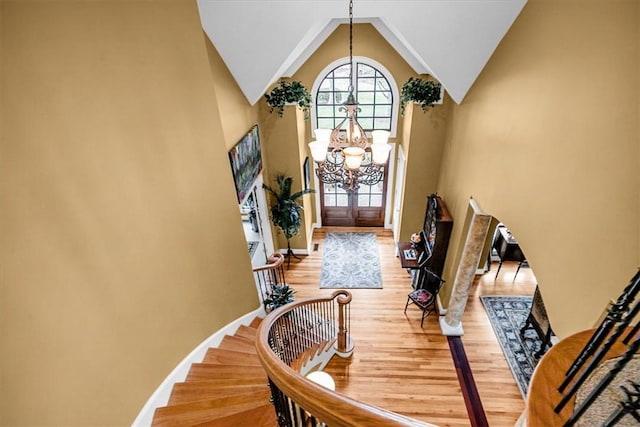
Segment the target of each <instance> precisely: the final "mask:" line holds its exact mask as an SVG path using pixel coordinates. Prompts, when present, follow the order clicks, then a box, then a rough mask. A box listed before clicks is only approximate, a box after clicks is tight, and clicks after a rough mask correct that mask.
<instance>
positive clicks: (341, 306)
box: [333, 290, 353, 357]
mask: <svg viewBox="0 0 640 427" xmlns="http://www.w3.org/2000/svg"><path fill="white" fill-rule="evenodd" d="M336 297H337V298H336ZM333 298H335V300H336V301H337V302H338V340H337V346H336V352H337V353H338V355H339V356H340V357H350V356H351V354H352V353H353V341H352V340H351V337H350V336H349V325H350V323H351V322H350V320H351V319H350V315H349V314H350V306H349V303H350V302H351V294H350V293H349V292H347V291H342V290H340V291H336V292H334V293H333Z"/></svg>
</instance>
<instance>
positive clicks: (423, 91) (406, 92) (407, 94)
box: [400, 77, 442, 114]
mask: <svg viewBox="0 0 640 427" xmlns="http://www.w3.org/2000/svg"><path fill="white" fill-rule="evenodd" d="M441 89H442V85H441V84H440V83H438V82H434V81H432V80H423V79H421V78H420V77H409V80H407V81H406V82H405V83H404V84H403V85H402V94H401V95H400V111H401V112H402V114H404V107H405V105H407V103H408V102H415V103H416V104H420V106H421V107H422V111H427V107H433V105H434V104H435V103H436V102H438V101H440V91H441Z"/></svg>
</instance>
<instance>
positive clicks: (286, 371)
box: [256, 290, 433, 427]
mask: <svg viewBox="0 0 640 427" xmlns="http://www.w3.org/2000/svg"><path fill="white" fill-rule="evenodd" d="M337 298H339V299H340V300H342V301H341V302H342V303H346V302H348V301H350V299H351V294H350V293H349V292H347V291H344V290H338V291H335V292H334V293H333V294H332V295H331V296H330V297H321V298H306V299H303V300H299V301H295V302H293V303H290V304H287V305H285V306H283V307H280V308H278V309H276V310H274V311H272V312H271V313H270V314H269V315H268V316H267V317H265V319H264V320H263V321H262V322H261V323H260V326H259V328H258V334H257V340H256V349H257V354H258V359H259V360H260V363H261V364H262V366H263V367H264V369H265V371H266V372H267V376H268V377H269V379H270V380H271V381H272V382H273V383H274V384H275V385H276V386H277V387H278V388H279V389H280V390H281V391H282V392H283V393H284V394H285V395H286V396H287V397H289V398H290V399H291V400H292V401H294V402H295V403H296V404H297V405H299V406H300V407H302V408H304V410H305V411H307V412H308V413H310V414H312V415H313V416H314V417H316V418H317V419H318V420H321V421H322V422H324V423H326V424H327V425H329V426H331V427H334V426H338V427H340V426H433V425H432V424H428V423H424V422H421V421H418V420H415V419H412V418H409V417H405V416H403V415H400V414H396V413H395V412H391V411H387V410H385V409H382V408H379V407H377V406H373V405H369V404H366V403H363V402H359V401H357V400H354V399H351V398H349V397H347V396H345V395H342V394H340V393H336V392H333V391H331V390H329V389H327V388H324V387H322V386H320V385H318V384H316V383H314V382H312V381H310V380H308V379H306V378H305V377H303V376H302V375H300V374H299V373H298V372H296V371H295V370H294V369H292V368H291V367H289V366H288V365H287V364H286V363H285V362H283V361H282V360H280V358H279V357H278V356H277V355H276V354H275V353H274V352H273V351H272V349H271V347H270V346H269V331H270V330H271V328H272V326H273V325H274V324H275V323H276V321H277V320H278V319H279V318H280V317H282V316H285V315H286V314H287V313H290V312H293V311H294V310H296V309H297V308H299V307H303V306H305V305H308V304H313V303H319V302H330V301H332V300H334V299H337Z"/></svg>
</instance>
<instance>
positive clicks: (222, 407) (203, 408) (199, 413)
mask: <svg viewBox="0 0 640 427" xmlns="http://www.w3.org/2000/svg"><path fill="white" fill-rule="evenodd" d="M270 396H271V393H270V391H269V390H268V389H267V390H264V391H261V392H257V393H249V394H243V395H235V396H227V397H221V398H218V399H209V400H199V401H197V402H189V403H182V404H178V405H171V406H164V407H162V408H158V409H156V412H155V416H154V418H153V424H152V425H154V426H162V425H176V424H177V423H179V424H181V425H193V424H200V423H203V422H207V421H213V420H215V419H217V418H221V417H226V416H229V415H232V414H238V413H242V412H245V411H247V410H250V409H254V408H256V407H260V406H264V405H265V402H266V403H268V402H269V397H270ZM252 425H253V423H252Z"/></svg>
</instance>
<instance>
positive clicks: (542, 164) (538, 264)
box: [438, 0, 640, 336]
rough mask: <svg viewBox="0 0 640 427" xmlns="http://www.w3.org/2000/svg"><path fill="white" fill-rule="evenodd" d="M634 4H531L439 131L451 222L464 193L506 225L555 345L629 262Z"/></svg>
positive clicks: (639, 162)
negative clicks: (443, 132) (443, 136)
mask: <svg viewBox="0 0 640 427" xmlns="http://www.w3.org/2000/svg"><path fill="white" fill-rule="evenodd" d="M638 7H639V4H638V2H636V1H635V0H629V1H616V2H610V1H606V0H590V1H580V2H578V1H545V0H530V1H529V2H528V4H527V5H526V6H525V8H524V10H523V12H522V13H521V15H520V16H519V17H518V19H517V20H516V22H515V24H514V25H513V27H512V28H511V29H510V30H509V32H508V34H507V35H506V37H505V39H504V40H503V42H502V43H501V45H500V46H499V47H498V49H497V50H496V52H495V54H494V55H493V57H492V58H491V60H490V61H489V63H488V64H487V66H486V67H485V69H484V70H483V72H482V74H481V75H480V77H479V78H478V80H477V82H476V83H475V85H474V86H473V88H472V90H471V91H470V92H469V94H468V95H467V97H466V99H465V100H464V102H463V103H462V104H461V105H456V106H455V107H454V108H453V111H452V117H451V120H450V123H449V129H448V134H447V141H446V145H445V153H444V162H443V170H442V174H441V178H440V184H439V187H438V190H439V192H440V193H441V194H442V195H443V196H444V197H445V198H446V200H447V204H448V205H449V208H450V209H451V211H452V214H453V215H454V219H455V220H456V221H457V223H458V224H460V223H462V221H463V218H464V215H465V212H466V209H467V204H468V199H469V197H470V196H472V197H473V198H475V199H476V200H477V202H478V204H479V205H480V207H481V208H482V209H483V210H484V211H486V212H488V213H490V214H492V215H494V216H495V217H496V218H498V219H499V220H501V221H502V222H504V223H506V224H507V226H509V228H510V229H511V230H512V231H513V233H514V234H515V235H516V237H517V238H518V240H519V241H520V244H521V246H522V248H523V250H524V252H525V254H526V256H527V258H528V260H529V262H530V264H531V266H532V267H533V271H534V272H535V274H536V277H537V279H538V282H539V284H540V288H541V290H542V294H543V297H544V299H545V302H546V305H547V308H548V311H549V315H550V317H551V322H552V326H553V328H554V330H555V331H556V333H558V334H559V335H560V336H565V335H567V334H568V333H570V332H573V331H576V330H580V329H584V328H587V327H590V326H591V325H592V324H593V322H595V321H596V319H597V317H598V315H599V314H600V313H601V311H602V309H603V308H604V306H605V304H606V303H607V302H608V301H609V299H610V298H612V297H616V296H617V295H618V294H619V292H620V291H621V289H622V288H623V287H624V286H625V285H626V284H627V283H628V281H629V279H630V278H631V277H632V276H633V274H635V272H636V268H637V267H638V265H639V261H640V251H639V243H640V239H639V238H638V237H639V228H640V227H639V218H640V207H639V199H640V193H639V185H638V184H639V176H640V174H639V173H638V170H640V168H639V166H640V155H639V151H638V150H639V137H640V132H639V127H638V123H639V121H638V117H639V115H638V114H639V111H638V110H639V107H638V103H639V100H640V97H639V96H638V94H639V78H640V73H639V69H640V61H639V57H640V54H639V53H640V51H639V47H638V44H639V40H640V37H639V30H640V25H639V24H638V23H639V22H640V20H639V19H638V18H639V16H640V15H639V10H638ZM460 230H461V228H460V227H454V235H453V236H452V247H451V250H452V253H453V254H455V253H458V252H459V251H460V250H461V246H460V244H461V241H462V240H463V239H462V236H461V235H460ZM453 259H455V256H450V257H449V261H450V262H448V263H447V265H448V270H447V271H448V274H449V275H451V272H452V271H454V270H453V269H454V268H455V267H454V265H453V263H452V262H451V261H452V260H453Z"/></svg>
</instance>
